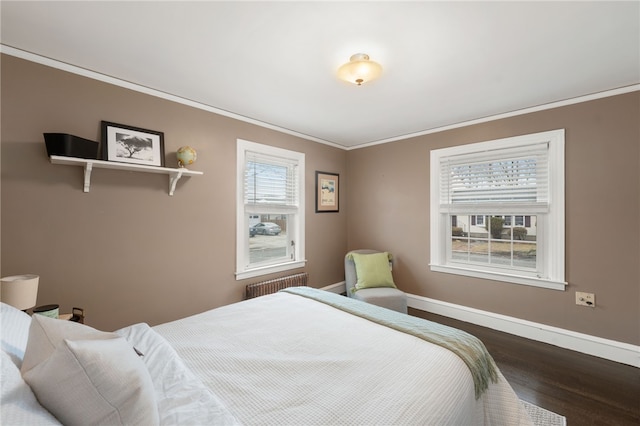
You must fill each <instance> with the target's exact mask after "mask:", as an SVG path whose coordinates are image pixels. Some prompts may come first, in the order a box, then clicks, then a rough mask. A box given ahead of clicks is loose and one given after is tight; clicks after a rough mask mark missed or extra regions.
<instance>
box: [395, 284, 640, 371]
mask: <svg viewBox="0 0 640 426" xmlns="http://www.w3.org/2000/svg"><path fill="white" fill-rule="evenodd" d="M407 305H408V306H409V307H411V308H414V309H420V310H422V311H426V312H431V313H434V314H437V315H442V316H446V317H449V318H454V319H457V320H460V321H464V322H470V323H472V324H477V325H480V326H483V327H487V328H491V329H494V330H498V331H503V332H505V333H510V334H514V335H516V336H520V337H524V338H527V339H531V340H536V341H538V342H544V343H549V344H551V345H554V346H559V347H561V348H565V349H570V350H574V351H577V352H582V353H585V354H588V355H593V356H597V357H600V358H605V359H608V360H611V361H615V362H620V363H622V364H627V365H631V366H634V367H639V368H640V346H636V345H631V344H629V343H623V342H618V341H615V340H609V339H603V338H601V337H597V336H591V335H589V334H583V333H577V332H575V331H571V330H565V329H563V328H558V327H552V326H549V325H545V324H540V323H536V322H532V321H527V320H523V319H519V318H514V317H509V316H506V315H501V314H496V313H493V312H487V311H481V310H479V309H474V308H469V307H467V306H462V305H455V304H453V303H449V302H443V301H441V300H436V299H430V298H428V297H423V296H417V295H414V294H407Z"/></svg>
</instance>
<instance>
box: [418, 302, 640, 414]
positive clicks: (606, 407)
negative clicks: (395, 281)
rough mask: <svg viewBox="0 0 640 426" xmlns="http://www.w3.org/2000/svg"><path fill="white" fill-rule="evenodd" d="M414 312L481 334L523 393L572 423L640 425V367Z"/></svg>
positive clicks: (496, 359)
mask: <svg viewBox="0 0 640 426" xmlns="http://www.w3.org/2000/svg"><path fill="white" fill-rule="evenodd" d="M409 313H410V314H411V315H415V316H418V317H421V318H425V319H428V320H431V321H436V322H439V323H441V324H446V325H449V326H452V327H456V328H459V329H461V330H464V331H466V332H468V333H471V334H473V335H474V336H476V337H478V338H479V339H480V340H482V341H483V342H484V344H485V346H486V347H487V349H488V350H489V352H490V353H491V355H492V356H493V358H494V359H495V361H496V363H497V364H498V367H499V368H500V370H501V371H502V374H503V375H504V376H505V378H506V379H507V380H508V381H509V383H510V384H511V386H512V387H513V389H514V390H515V392H516V394H517V395H518V397H520V399H522V400H524V401H528V402H531V403H533V404H535V405H537V406H539V407H542V408H545V409H547V410H550V411H553V412H555V413H558V414H561V415H563V416H565V417H566V418H567V425H568V426H583V425H616V426H626V425H640V368H636V367H632V366H629V365H625V364H620V363H617V362H613V361H608V360H605V359H602V358H598V357H594V356H590V355H585V354H582V353H579V352H574V351H570V350H567V349H562V348H559V347H557V346H552V345H548V344H545V343H540V342H535V341H533V340H529V339H524V338H521V337H517V336H514V335H511V334H507V333H502V332H499V331H495V330H491V329H488V328H485V327H480V326H477V325H474V324H470V323H466V322H461V321H457V320H454V319H451V318H447V317H442V316H439V315H434V314H430V313H427V312H423V311H419V310H415V309H409Z"/></svg>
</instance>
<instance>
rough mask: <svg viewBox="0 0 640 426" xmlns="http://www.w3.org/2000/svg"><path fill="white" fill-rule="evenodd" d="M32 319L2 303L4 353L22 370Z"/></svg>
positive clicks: (0, 333) (0, 332)
mask: <svg viewBox="0 0 640 426" xmlns="http://www.w3.org/2000/svg"><path fill="white" fill-rule="evenodd" d="M30 325H31V317H30V316H29V315H27V314H26V313H24V312H22V311H21V310H19V309H16V308H14V307H13V306H11V305H7V304H6V303H0V338H2V351H3V352H6V353H7V354H8V355H9V356H10V357H11V359H12V360H13V362H14V364H16V366H18V368H20V365H22V358H23V357H24V350H25V348H26V347H27V339H28V338H29V326H30Z"/></svg>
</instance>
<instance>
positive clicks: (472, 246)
mask: <svg viewBox="0 0 640 426" xmlns="http://www.w3.org/2000/svg"><path fill="white" fill-rule="evenodd" d="M536 222H537V221H536V216H532V215H492V216H489V215H487V216H484V215H453V216H451V251H450V252H449V253H450V256H451V260H453V261H463V262H467V263H478V264H487V265H493V266H498V267H501V266H502V267H506V268H511V267H515V268H517V269H521V268H525V269H530V270H532V271H535V270H536V252H537V242H536V239H537V230H536Z"/></svg>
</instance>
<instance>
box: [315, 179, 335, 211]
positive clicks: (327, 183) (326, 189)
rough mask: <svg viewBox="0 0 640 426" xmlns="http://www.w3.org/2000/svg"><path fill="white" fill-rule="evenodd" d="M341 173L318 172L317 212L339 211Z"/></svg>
mask: <svg viewBox="0 0 640 426" xmlns="http://www.w3.org/2000/svg"><path fill="white" fill-rule="evenodd" d="M339 192H340V175H338V174H336V173H327V172H316V213H329V212H334V213H335V212H337V211H339V206H338V201H339V199H340V197H339Z"/></svg>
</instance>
